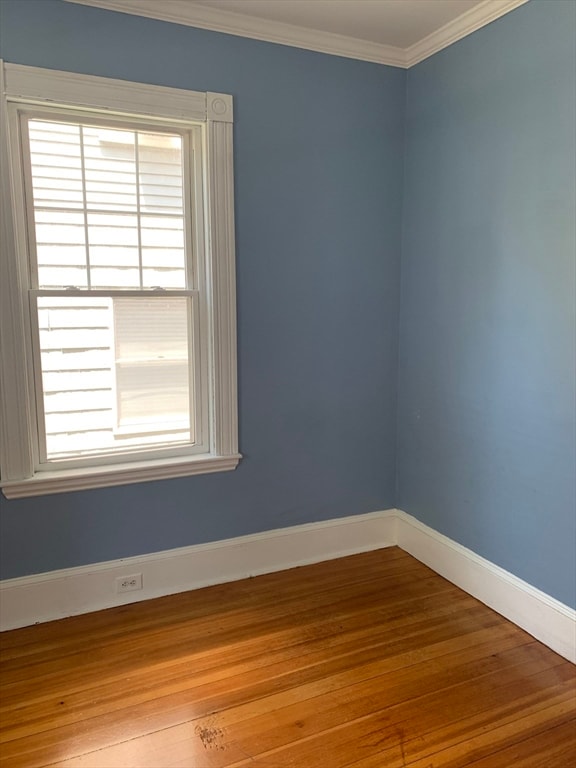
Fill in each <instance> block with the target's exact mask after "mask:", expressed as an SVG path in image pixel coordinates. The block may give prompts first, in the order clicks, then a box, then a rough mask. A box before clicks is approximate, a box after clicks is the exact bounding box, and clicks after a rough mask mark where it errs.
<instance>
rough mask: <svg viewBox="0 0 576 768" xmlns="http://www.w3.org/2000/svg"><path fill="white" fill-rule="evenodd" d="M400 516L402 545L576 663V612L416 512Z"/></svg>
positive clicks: (410, 552) (398, 513) (401, 513)
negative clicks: (424, 519)
mask: <svg viewBox="0 0 576 768" xmlns="http://www.w3.org/2000/svg"><path fill="white" fill-rule="evenodd" d="M396 517H397V539H396V543H397V545H398V546H399V547H400V548H401V549H403V550H405V551H406V552H408V553H409V554H410V555H412V556H413V557H415V558H416V559H417V560H420V562H422V563H425V564H426V565H428V566H429V567H430V568H432V570H433V571H435V572H436V573H438V574H440V576H444V578H445V579H448V581H451V582H452V583H453V584H456V586H457V587H460V589H463V590H464V592H467V593H468V594H469V595H472V596H473V597H476V598H478V600H480V601H481V602H483V603H484V604H485V605H488V606H489V607H490V608H493V609H494V610H495V611H497V612H498V613H500V614H501V615H502V616H505V617H506V618H507V619H509V620H510V621H512V622H514V624H517V625H518V626H519V627H521V628H522V629H525V630H526V632H528V633H529V634H531V635H532V636H533V637H535V638H536V639H537V640H540V642H542V643H544V645H547V646H548V647H549V648H552V650H553V651H556V653H558V654H560V656H563V657H564V658H565V659H568V660H569V661H572V662H573V663H576V611H574V610H573V609H572V608H569V607H568V606H567V605H564V603H561V602H560V601H558V600H555V599H554V598H553V597H550V596H549V595H547V594H546V593H545V592H541V591H540V590H539V589H536V588H535V587H533V586H531V585H530V584H528V583H527V582H525V581H522V579H519V578H517V577H516V576H514V575H513V574H511V573H509V572H508V571H505V570H504V569H503V568H500V567H499V566H497V565H494V563H491V562H490V561H489V560H486V559H485V558H483V557H480V556H479V555H477V554H475V553H474V552H472V551H471V550H469V549H466V547H463V546H462V545H461V544H458V543H456V542H455V541H453V540H452V539H449V538H448V537H447V536H443V535H442V534H441V533H438V532H437V531H435V530H434V529H433V528H429V527H428V526H427V525H424V524H423V523H421V522H420V521H419V520H416V518H414V517H412V516H411V515H408V514H406V513H405V512H401V511H400V510H396Z"/></svg>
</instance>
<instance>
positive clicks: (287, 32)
mask: <svg viewBox="0 0 576 768" xmlns="http://www.w3.org/2000/svg"><path fill="white" fill-rule="evenodd" d="M66 2H69V3H78V4H80V5H93V6H96V7H98V8H105V9H107V10H109V11H120V12H121V13H131V14H134V15H136V16H146V17H147V18H149V19H159V20H161V21H171V22H174V23H175V24H184V25H186V26H188V27H199V28H200V29H209V30H211V31H213V32H224V33H225V34H228V35H238V36H240V37H249V38H252V39H253V40H263V41H264V42H268V43H278V44H280V45H288V46H290V47H292V48H304V49H306V50H309V51H317V52H319V53H328V54H332V55H333V56H344V57H345V58H348V59H359V60H360V61H371V62H374V63H376V64H388V65H390V66H393V67H405V66H406V63H405V62H406V55H405V53H404V50H403V49H402V48H396V47H394V46H392V45H380V44H379V43H372V42H370V41H368V40H359V39H357V38H354V37H347V36H346V35H336V34H334V33H332V32H322V31H320V30H314V29H306V28H305V27H298V26H295V25H293V24H285V23H282V22H277V21H269V20H267V19H260V18H256V17H255V16H247V15H246V14H243V13H234V12H232V11H222V10H219V9H217V8H209V7H207V6H201V5H195V4H192V3H182V2H181V0H162V2H161V3H159V2H158V0H66Z"/></svg>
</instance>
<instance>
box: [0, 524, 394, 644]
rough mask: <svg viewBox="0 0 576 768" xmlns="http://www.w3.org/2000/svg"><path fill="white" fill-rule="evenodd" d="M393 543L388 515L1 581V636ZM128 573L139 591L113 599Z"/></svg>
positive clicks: (311, 525) (276, 531) (367, 550)
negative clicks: (139, 583)
mask: <svg viewBox="0 0 576 768" xmlns="http://www.w3.org/2000/svg"><path fill="white" fill-rule="evenodd" d="M395 538H396V535H395V515H394V511H393V510H389V511H387V512H376V513H371V514H366V515H357V516H352V517H343V518H339V519H334V520H327V521H324V522H319V523H309V524H305V525H297V526H294V527H292V528H281V529H279V530H275V531H266V532H264V533H255V534H252V535H249V536H239V537H238V538H235V539H225V540H223V541H215V542H210V543H208V544H198V545H195V546H191V547H181V548H178V549H171V550H167V551H164V552H155V553H153V554H150V555H144V556H141V557H128V558H125V559H121V560H113V561H109V562H105V563H96V564H94V565H85V566H80V567H79V568H68V569H66V570H61V571H52V572H50V573H41V574H37V575H33V576H24V577H22V578H17V579H7V580H4V581H0V630H1V631H3V630H7V629H15V628H16V627H25V626H29V625H31V624H40V623H42V622H45V621H52V620H54V619H61V618H64V617H66V616H75V615H78V614H81V613H90V612H92V611H99V610H102V609H103V608H111V607H113V606H117V605H125V604H126V603H134V602H139V601H141V600H150V599H151V598H154V597H162V596H163V595H170V594H175V593H177V592H186V591H188V590H191V589H199V588H200V587H206V586H209V585H211V584H222V583H224V582H228V581H236V580H238V579H244V578H248V577H249V576H257V575H259V574H262V573H273V572H274V571H281V570H285V569H287V568H295V567H297V566H299V565H308V564H310V563H317V562H321V561H323V560H332V559H335V558H338V557H344V556H346V555H352V554H356V553H358V552H369V551H370V550H373V549H380V548H381V547H386V546H392V545H393V544H394V542H395ZM135 573H142V577H143V589H142V590H141V591H138V592H128V593H122V594H116V593H115V592H114V587H115V579H117V578H118V577H119V576H126V575H132V574H135Z"/></svg>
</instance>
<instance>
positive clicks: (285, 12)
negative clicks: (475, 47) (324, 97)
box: [189, 0, 483, 48]
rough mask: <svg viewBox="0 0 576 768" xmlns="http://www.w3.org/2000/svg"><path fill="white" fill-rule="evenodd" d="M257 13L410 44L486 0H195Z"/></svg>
mask: <svg viewBox="0 0 576 768" xmlns="http://www.w3.org/2000/svg"><path fill="white" fill-rule="evenodd" d="M189 1H190V2H192V3H195V4H196V5H202V6H206V7H208V8H217V9H219V10H222V11H233V12H234V13H242V14H245V15H247V16H256V17H259V18H262V19H268V20H269V21H280V22H283V23H286V24H294V25H296V26H298V27H304V28H306V29H316V30H321V31H324V32H332V33H334V34H337V35H346V36H348V37H354V38H357V39H359V40H369V41H371V42H373V43H380V44H382V45H393V46H396V47H398V48H408V46H410V45H414V43H417V42H418V41H419V40H421V39H422V38H423V37H426V36H427V35H429V34H431V33H432V32H435V31H436V30H437V29H439V28H440V27H442V26H444V24H447V23H448V22H449V21H453V20H454V19H455V18H456V17H457V16H461V15H462V14H463V13H465V12H466V11H469V10H470V9H471V8H473V7H474V6H475V5H479V4H480V3H481V2H482V1H483V0H189Z"/></svg>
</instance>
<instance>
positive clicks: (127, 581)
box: [115, 573, 142, 592]
mask: <svg viewBox="0 0 576 768" xmlns="http://www.w3.org/2000/svg"><path fill="white" fill-rule="evenodd" d="M115 582H116V592H135V591H136V590H137V589H142V574H141V573H131V574H130V576H118V577H117V578H116V579H115Z"/></svg>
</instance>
